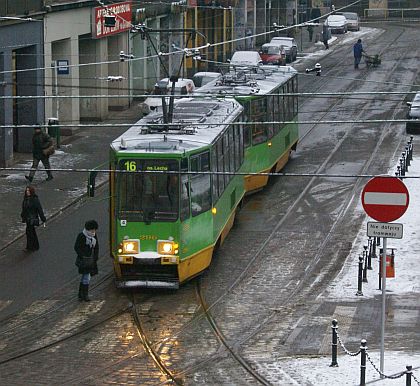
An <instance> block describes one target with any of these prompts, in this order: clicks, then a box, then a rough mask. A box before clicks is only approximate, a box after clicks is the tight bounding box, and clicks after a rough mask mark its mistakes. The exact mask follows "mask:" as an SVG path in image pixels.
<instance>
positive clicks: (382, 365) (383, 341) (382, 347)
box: [380, 237, 386, 378]
mask: <svg viewBox="0 0 420 386" xmlns="http://www.w3.org/2000/svg"><path fill="white" fill-rule="evenodd" d="M385 291H386V237H384V243H383V251H382V317H381V362H380V370H381V378H384V376H383V375H382V374H383V373H384V362H385V360H384V359H385V316H386V315H385V308H386V292H385Z"/></svg>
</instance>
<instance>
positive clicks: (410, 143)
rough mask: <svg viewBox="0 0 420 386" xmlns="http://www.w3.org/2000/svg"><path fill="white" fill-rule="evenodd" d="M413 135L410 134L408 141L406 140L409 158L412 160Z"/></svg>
mask: <svg viewBox="0 0 420 386" xmlns="http://www.w3.org/2000/svg"><path fill="white" fill-rule="evenodd" d="M413 138H414V137H413V136H412V135H410V141H409V142H408V146H409V147H410V160H413Z"/></svg>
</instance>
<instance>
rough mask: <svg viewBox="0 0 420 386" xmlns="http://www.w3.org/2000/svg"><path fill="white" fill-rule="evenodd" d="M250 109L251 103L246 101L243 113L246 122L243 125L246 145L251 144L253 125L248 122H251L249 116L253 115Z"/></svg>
mask: <svg viewBox="0 0 420 386" xmlns="http://www.w3.org/2000/svg"><path fill="white" fill-rule="evenodd" d="M250 109H251V106H250V103H249V102H246V103H245V104H244V113H243V118H244V122H246V124H245V125H243V126H242V129H243V139H244V146H245V147H250V146H251V127H252V126H251V125H249V124H247V123H248V122H250V119H249V117H250V116H251V114H250Z"/></svg>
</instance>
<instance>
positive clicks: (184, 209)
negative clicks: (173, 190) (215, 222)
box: [181, 158, 190, 221]
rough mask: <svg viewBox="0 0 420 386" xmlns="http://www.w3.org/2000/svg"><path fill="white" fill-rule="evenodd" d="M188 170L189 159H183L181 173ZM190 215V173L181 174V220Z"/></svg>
mask: <svg viewBox="0 0 420 386" xmlns="http://www.w3.org/2000/svg"><path fill="white" fill-rule="evenodd" d="M187 171H188V159H187V158H183V159H182V161H181V173H182V172H187ZM189 217H190V190H189V176H188V174H182V175H181V221H183V220H185V219H187V218H189Z"/></svg>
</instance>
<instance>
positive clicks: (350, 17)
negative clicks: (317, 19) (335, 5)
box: [336, 12, 360, 31]
mask: <svg viewBox="0 0 420 386" xmlns="http://www.w3.org/2000/svg"><path fill="white" fill-rule="evenodd" d="M336 14H337V15H343V16H344V17H345V18H346V19H347V29H348V30H349V31H360V25H359V24H360V19H359V15H358V14H357V13H356V12H336Z"/></svg>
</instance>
